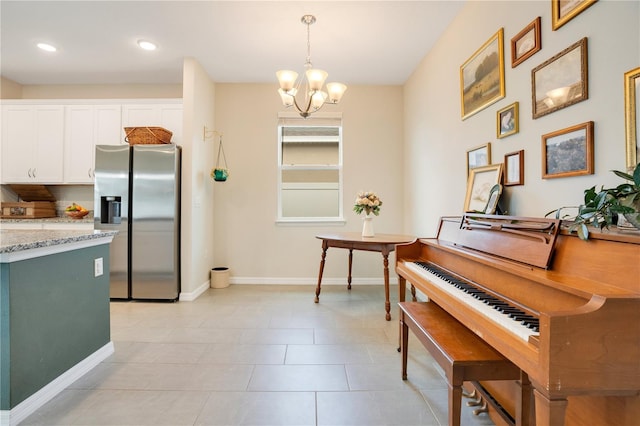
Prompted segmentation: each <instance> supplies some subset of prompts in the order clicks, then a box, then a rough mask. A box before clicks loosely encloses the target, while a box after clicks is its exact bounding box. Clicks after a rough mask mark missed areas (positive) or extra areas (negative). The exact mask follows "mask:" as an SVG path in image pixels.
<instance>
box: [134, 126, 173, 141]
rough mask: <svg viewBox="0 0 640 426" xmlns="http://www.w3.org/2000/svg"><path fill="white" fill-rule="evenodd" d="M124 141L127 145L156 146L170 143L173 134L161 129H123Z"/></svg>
mask: <svg viewBox="0 0 640 426" xmlns="http://www.w3.org/2000/svg"><path fill="white" fill-rule="evenodd" d="M124 133H125V135H126V136H125V138H124V140H125V141H126V142H127V143H128V144H129V145H158V144H166V143H171V136H173V133H172V132H171V131H170V130H167V129H165V128H163V127H125V128H124Z"/></svg>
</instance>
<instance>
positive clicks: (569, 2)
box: [551, 0, 598, 31]
mask: <svg viewBox="0 0 640 426" xmlns="http://www.w3.org/2000/svg"><path fill="white" fill-rule="evenodd" d="M597 1H598V0H551V28H552V29H553V31H555V30H557V29H558V28H560V27H561V26H563V25H564V24H566V23H567V22H569V21H570V20H572V19H573V18H575V17H576V16H577V15H578V14H580V13H582V12H583V11H584V10H585V9H586V8H588V7H589V6H591V5H592V4H594V3H595V2H597Z"/></svg>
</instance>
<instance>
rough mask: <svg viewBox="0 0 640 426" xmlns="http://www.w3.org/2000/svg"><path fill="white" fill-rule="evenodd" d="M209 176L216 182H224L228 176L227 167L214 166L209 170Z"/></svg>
mask: <svg viewBox="0 0 640 426" xmlns="http://www.w3.org/2000/svg"><path fill="white" fill-rule="evenodd" d="M211 177H212V178H213V180H215V181H216V182H224V181H226V180H227V178H228V177H229V171H228V170H227V169H219V168H217V167H216V168H215V169H213V170H212V171H211Z"/></svg>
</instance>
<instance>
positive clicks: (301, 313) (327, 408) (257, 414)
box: [22, 285, 493, 426]
mask: <svg viewBox="0 0 640 426" xmlns="http://www.w3.org/2000/svg"><path fill="white" fill-rule="evenodd" d="M313 294H314V288H313V287H312V286H266V285H260V286H250V285H231V286H230V287H228V288H225V289H209V290H208V291H207V292H206V293H205V294H203V295H202V296H201V297H200V298H198V299H197V300H196V301H194V302H179V303H142V302H112V303H111V336H112V340H113V342H114V344H115V353H114V354H113V355H112V356H111V357H109V358H108V359H107V360H105V361H104V362H102V363H101V364H100V365H98V366H97V367H96V368H94V369H93V370H92V371H90V372H89V373H88V374H86V375H85V376H84V377H82V378H81V379H79V380H77V381H76V382H75V383H73V384H72V385H71V386H70V387H69V388H67V389H66V390H65V391H63V392H62V393H61V394H59V395H58V396H56V397H55V398H54V399H52V400H51V401H50V402H49V403H48V404H46V405H45V406H43V407H42V408H41V409H39V410H38V411H36V412H35V413H34V414H32V415H31V416H29V417H28V418H27V419H25V421H24V422H23V423H22V425H25V426H26V425H47V426H50V425H171V426H173V425H296V426H297V425H363V426H376V425H402V426H409V425H446V424H447V390H446V383H445V381H444V378H443V377H442V372H441V370H440V369H439V367H438V366H437V364H435V362H434V361H433V359H432V358H431V357H430V356H429V354H428V353H427V352H426V351H425V350H424V348H423V347H422V345H420V343H419V342H418V341H417V340H416V339H415V338H413V336H411V339H412V340H411V341H410V344H409V347H410V350H409V365H408V373H409V379H408V380H407V381H403V380H401V378H400V367H401V365H400V354H399V353H398V352H397V350H396V349H397V346H398V322H397V309H395V308H394V309H393V310H392V315H393V318H392V320H391V321H385V319H384V290H383V287H382V286H354V287H353V289H352V290H351V291H348V290H346V288H345V287H342V286H325V287H324V288H323V289H322V294H321V297H320V303H319V304H315V303H313ZM391 294H392V295H397V289H396V288H392V291H391ZM396 301H397V297H396V298H395V299H393V298H392V306H395V302H396ZM462 424H463V425H492V424H493V423H492V422H491V420H490V419H489V418H488V417H487V416H486V414H481V415H479V416H474V415H473V414H472V412H471V409H470V408H468V407H466V406H463V410H462Z"/></svg>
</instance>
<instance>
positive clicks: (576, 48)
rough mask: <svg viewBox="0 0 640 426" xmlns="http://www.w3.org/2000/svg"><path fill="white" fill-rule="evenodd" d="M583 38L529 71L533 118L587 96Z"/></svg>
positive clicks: (585, 56) (585, 51) (585, 41)
mask: <svg viewBox="0 0 640 426" xmlns="http://www.w3.org/2000/svg"><path fill="white" fill-rule="evenodd" d="M588 86H589V85H588V70H587V38H586V37H584V38H582V39H581V40H579V41H577V42H576V43H574V44H572V45H571V46H569V47H567V48H566V49H564V50H563V51H562V52H560V53H558V54H557V55H555V56H554V57H552V58H550V59H548V60H546V61H545V62H543V63H542V64H540V65H538V66H537V67H535V68H534V69H532V70H531V97H532V108H531V110H532V115H533V118H534V119H536V118H540V117H542V116H543V115H547V114H551V113H552V112H555V111H558V110H559V109H562V108H566V107H568V106H570V105H573V104H577V103H578V102H582V101H584V100H587V99H588V98H589V90H588Z"/></svg>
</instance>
